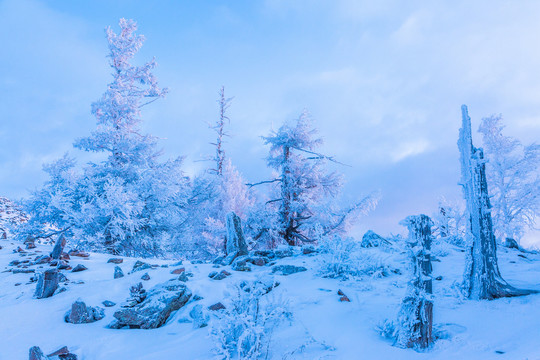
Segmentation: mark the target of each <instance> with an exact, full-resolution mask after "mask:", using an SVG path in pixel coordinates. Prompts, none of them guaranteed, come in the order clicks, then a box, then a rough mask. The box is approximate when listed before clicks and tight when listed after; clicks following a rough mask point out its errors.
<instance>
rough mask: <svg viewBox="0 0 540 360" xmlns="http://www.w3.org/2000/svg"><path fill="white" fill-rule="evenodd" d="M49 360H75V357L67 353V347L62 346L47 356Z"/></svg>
mask: <svg viewBox="0 0 540 360" xmlns="http://www.w3.org/2000/svg"><path fill="white" fill-rule="evenodd" d="M47 357H48V358H49V360H77V355H75V354H72V353H70V352H69V350H68V348H67V346H64V347H62V348H60V349H58V350H56V351H55V352H53V353H52V354H49V355H48V356H47Z"/></svg>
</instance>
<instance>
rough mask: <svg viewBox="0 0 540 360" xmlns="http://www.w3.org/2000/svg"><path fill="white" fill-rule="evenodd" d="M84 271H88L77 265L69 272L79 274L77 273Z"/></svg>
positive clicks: (84, 267)
mask: <svg viewBox="0 0 540 360" xmlns="http://www.w3.org/2000/svg"><path fill="white" fill-rule="evenodd" d="M84 270H88V268H87V267H86V266H84V265H81V264H77V266H75V268H73V270H71V272H79V271H84Z"/></svg>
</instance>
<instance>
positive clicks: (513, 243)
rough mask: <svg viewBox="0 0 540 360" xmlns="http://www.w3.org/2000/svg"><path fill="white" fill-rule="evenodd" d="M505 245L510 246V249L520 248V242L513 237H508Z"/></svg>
mask: <svg viewBox="0 0 540 360" xmlns="http://www.w3.org/2000/svg"><path fill="white" fill-rule="evenodd" d="M503 246H505V247H507V248H509V249H517V250H519V244H518V243H517V241H516V240H514V239H512V238H506V239H505V240H504V242H503Z"/></svg>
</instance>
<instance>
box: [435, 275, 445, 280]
mask: <svg viewBox="0 0 540 360" xmlns="http://www.w3.org/2000/svg"><path fill="white" fill-rule="evenodd" d="M442 279H443V277H442V276H437V277H436V278H435V280H438V281H440V280H442Z"/></svg>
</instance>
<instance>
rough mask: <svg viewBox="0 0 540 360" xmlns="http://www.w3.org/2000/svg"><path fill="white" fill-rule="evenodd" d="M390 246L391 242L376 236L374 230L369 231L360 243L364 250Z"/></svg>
mask: <svg viewBox="0 0 540 360" xmlns="http://www.w3.org/2000/svg"><path fill="white" fill-rule="evenodd" d="M389 244H390V241H388V240H386V239H385V238H383V237H382V236H380V235H378V234H376V233H375V232H373V231H372V230H368V231H367V232H366V233H365V234H364V236H362V241H361V242H360V246H361V247H364V248H370V247H378V246H381V245H389Z"/></svg>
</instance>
